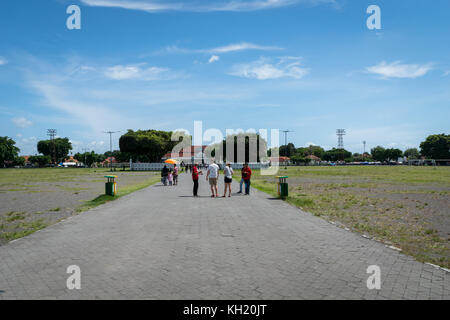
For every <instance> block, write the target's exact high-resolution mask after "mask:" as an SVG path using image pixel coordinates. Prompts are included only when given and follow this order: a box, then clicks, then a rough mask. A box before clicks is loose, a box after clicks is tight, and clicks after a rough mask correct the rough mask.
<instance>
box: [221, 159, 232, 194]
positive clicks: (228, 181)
mask: <svg viewBox="0 0 450 320" xmlns="http://www.w3.org/2000/svg"><path fill="white" fill-rule="evenodd" d="M233 173H234V172H233V168H231V165H230V163H227V165H226V166H225V168H224V169H223V174H224V176H225V177H224V182H225V190H224V191H223V198H225V197H226V195H227V188H228V197H231V182H233Z"/></svg>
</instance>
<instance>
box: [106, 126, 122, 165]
mask: <svg viewBox="0 0 450 320" xmlns="http://www.w3.org/2000/svg"><path fill="white" fill-rule="evenodd" d="M117 132H120V131H104V133H107V134H109V150H110V151H111V153H110V157H109V158H110V159H109V169H110V170H109V171H112V135H113V133H117Z"/></svg>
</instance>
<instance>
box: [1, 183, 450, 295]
mask: <svg viewBox="0 0 450 320" xmlns="http://www.w3.org/2000/svg"><path fill="white" fill-rule="evenodd" d="M220 180H222V179H220ZM119 187H120V181H119ZM237 187H238V184H237V183H236V182H233V191H237ZM191 189H192V183H191V181H190V179H189V176H188V175H181V178H180V185H179V186H177V187H161V186H159V185H156V186H152V187H149V188H147V189H144V190H141V191H138V192H135V193H133V194H131V195H128V196H126V197H123V198H121V199H119V200H117V201H114V202H111V203H108V204H106V205H104V206H101V207H98V208H96V209H93V210H91V211H89V212H85V213H83V214H81V215H78V216H75V217H72V218H70V219H68V220H66V221H63V222H61V223H59V224H56V225H54V226H51V227H48V228H46V229H44V230H42V231H39V232H37V233H35V234H32V235H30V236H28V237H25V238H22V239H19V240H17V241H14V242H12V243H9V244H7V245H5V246H2V247H0V299H15V298H18V299H45V298H58V299H95V298H100V299H243V298H245V299H350V298H351V299H422V298H423V299H428V298H431V299H450V274H449V273H447V272H445V271H443V270H440V269H436V268H434V267H432V266H430V265H426V264H423V263H419V262H417V261H415V260H414V259H412V258H411V257H408V256H406V255H404V254H402V253H399V252H397V251H394V250H392V249H389V248H386V247H385V246H384V245H383V244H380V243H378V242H375V241H372V240H368V239H364V238H362V237H361V236H359V235H357V234H354V233H351V232H348V231H345V230H343V229H340V228H338V227H336V226H334V225H331V224H329V223H327V222H325V221H324V220H322V219H320V218H317V217H314V216H312V215H311V214H308V213H304V212H302V211H300V210H298V209H296V208H294V207H291V206H290V205H287V204H286V203H284V202H281V201H279V200H274V199H271V198H270V196H268V195H267V194H265V193H262V192H258V191H255V190H254V189H253V190H252V195H251V196H233V197H232V198H218V199H211V198H209V191H208V186H207V184H206V181H205V180H204V178H203V177H202V178H201V182H200V191H199V192H200V195H202V196H203V197H201V198H193V197H191ZM221 190H223V189H222V184H221ZM69 265H78V266H79V267H80V268H81V290H68V289H67V288H66V279H67V277H68V276H69V275H68V274H66V269H67V267H68V266H69ZM369 265H378V266H379V267H380V268H381V280H382V284H381V290H368V289H367V286H366V280H367V278H368V276H369V275H368V274H366V270H367V267H368V266H369Z"/></svg>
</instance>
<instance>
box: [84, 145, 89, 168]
mask: <svg viewBox="0 0 450 320" xmlns="http://www.w3.org/2000/svg"><path fill="white" fill-rule="evenodd" d="M87 151H88V149H87V148H83V153H84V166H86V153H87Z"/></svg>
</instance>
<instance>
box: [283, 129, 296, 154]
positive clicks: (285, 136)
mask: <svg viewBox="0 0 450 320" xmlns="http://www.w3.org/2000/svg"><path fill="white" fill-rule="evenodd" d="M281 132H284V146H285V148H286V155H285V156H286V157H287V134H288V133H289V132H294V131H291V130H282V131H281Z"/></svg>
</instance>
